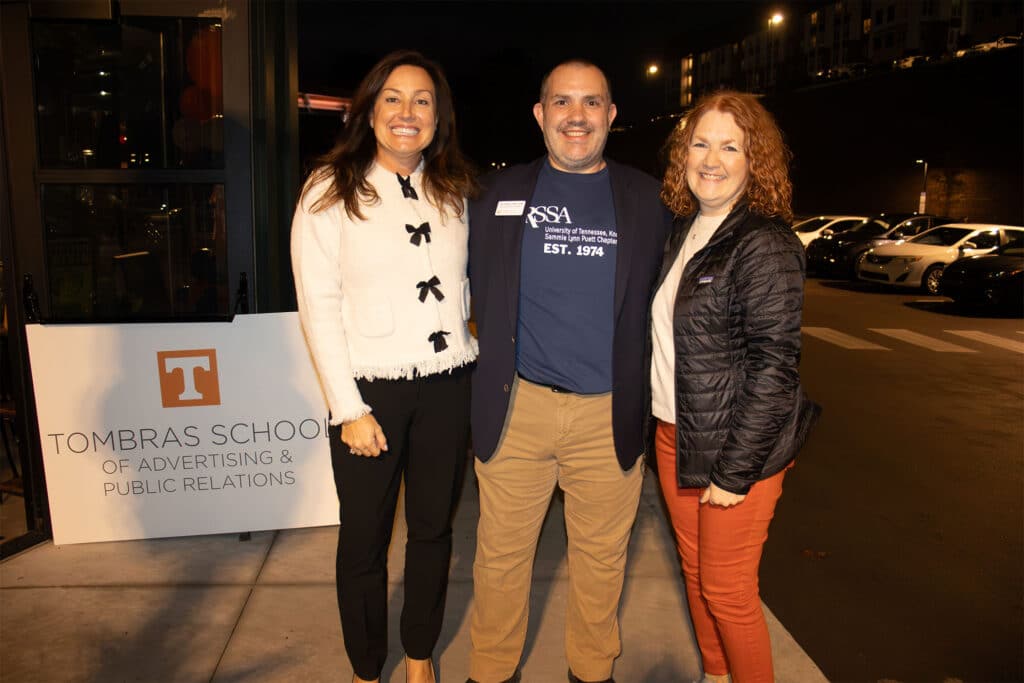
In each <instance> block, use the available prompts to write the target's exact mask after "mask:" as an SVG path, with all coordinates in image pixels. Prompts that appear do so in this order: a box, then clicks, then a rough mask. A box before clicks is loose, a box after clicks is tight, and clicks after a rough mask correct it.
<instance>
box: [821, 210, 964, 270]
mask: <svg viewBox="0 0 1024 683" xmlns="http://www.w3.org/2000/svg"><path fill="white" fill-rule="evenodd" d="M959 220H960V219H959V218H950V217H949V216H934V215H932V214H930V213H890V214H885V213H882V214H878V215H877V216H874V217H872V218H870V219H868V220H866V221H864V222H863V223H861V224H860V225H858V226H857V227H855V228H852V229H850V230H847V231H846V232H842V233H839V234H835V235H832V234H828V231H827V230H826V231H825V233H824V234H822V236H821V237H819V238H817V239H815V240H813V241H812V242H811V243H810V244H808V245H807V272H809V273H814V274H815V275H818V276H819V277H820V276H824V277H846V278H850V279H851V280H856V279H857V265H858V263H859V261H860V259H861V258H863V257H864V254H866V253H867V251H868V250H869V249H873V248H875V247H877V246H881V245H883V244H890V243H892V242H897V241H899V240H905V239H908V238H910V237H913V236H914V235H919V234H920V233H922V232H924V231H925V230H930V229H932V228H934V227H936V226H939V225H945V224H946V223H955V222H957V221H959Z"/></svg>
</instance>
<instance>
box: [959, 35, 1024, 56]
mask: <svg viewBox="0 0 1024 683" xmlns="http://www.w3.org/2000/svg"><path fill="white" fill-rule="evenodd" d="M1020 45H1021V37H1020V36H1000V37H999V38H996V39H995V40H991V41H989V42H987V43H978V44H977V45H972V46H971V47H968V48H965V49H963V50H957V51H956V56H957V57H971V56H973V55H978V54H981V53H983V52H991V51H992V50H1003V49H1006V48H1009V47H1020Z"/></svg>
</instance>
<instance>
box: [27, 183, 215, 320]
mask: <svg viewBox="0 0 1024 683" xmlns="http://www.w3.org/2000/svg"><path fill="white" fill-rule="evenodd" d="M42 199H43V225H44V228H45V234H46V257H47V261H48V272H49V279H50V311H51V315H50V317H51V319H52V320H54V321H73V320H89V321H90V322H96V321H102V320H132V319H168V318H170V319H173V318H178V317H190V318H191V317H202V316H226V315H227V314H228V306H229V303H228V300H229V294H228V286H227V279H228V278H227V262H226V251H225V250H226V236H225V222H224V186H223V185H221V184H179V185H149V184H146V185H101V184H90V185H52V184H51V185H43V186H42Z"/></svg>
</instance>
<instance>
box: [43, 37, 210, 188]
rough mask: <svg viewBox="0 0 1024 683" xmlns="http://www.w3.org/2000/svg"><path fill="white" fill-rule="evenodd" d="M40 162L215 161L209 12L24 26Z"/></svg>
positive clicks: (173, 164)
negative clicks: (190, 16) (28, 31)
mask: <svg viewBox="0 0 1024 683" xmlns="http://www.w3.org/2000/svg"><path fill="white" fill-rule="evenodd" d="M32 49H33V53H34V54H33V56H34V59H33V63H34V65H35V85H36V112H37V116H38V122H39V156H40V162H41V165H42V166H43V167H44V168H223V166H224V152H223V147H224V145H223V139H224V133H223V130H224V116H223V114H224V103H223V100H224V97H223V81H222V77H221V72H222V68H221V66H222V60H221V29H220V24H219V21H218V20H216V19H181V18H149V17H125V18H123V19H122V20H121V22H120V23H113V22H110V23H108V22H76V23H66V22H61V23H53V22H44V21H36V22H33V24H32Z"/></svg>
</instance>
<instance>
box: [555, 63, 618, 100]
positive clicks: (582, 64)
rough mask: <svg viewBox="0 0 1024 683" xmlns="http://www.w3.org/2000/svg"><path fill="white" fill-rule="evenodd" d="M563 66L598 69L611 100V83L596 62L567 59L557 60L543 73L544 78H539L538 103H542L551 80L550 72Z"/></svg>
mask: <svg viewBox="0 0 1024 683" xmlns="http://www.w3.org/2000/svg"><path fill="white" fill-rule="evenodd" d="M563 66H582V67H590V68H594V69H597V70H598V71H600V72H601V77H602V78H603V79H604V89H605V90H606V91H607V93H608V102H609V103H610V102H611V101H612V84H611V83H609V82H608V75H607V74H605V72H604V69H602V68H601V67H599V66H598V65H597V64H594V63H593V62H592V61H590V60H589V59H567V60H565V61H564V62H559V63H558V64H555V65H554V66H553V67H551V70H550V71H548V72H547V73H546V74H544V78H542V79H541V81H540V103H541V104H543V103H544V95H545V94H546V93H547V90H548V81H549V80H551V74H553V73H555V70H557V69H558V68H560V67H563Z"/></svg>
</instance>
